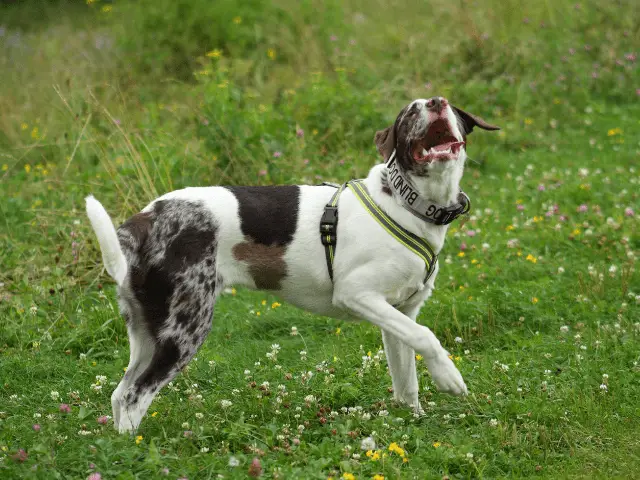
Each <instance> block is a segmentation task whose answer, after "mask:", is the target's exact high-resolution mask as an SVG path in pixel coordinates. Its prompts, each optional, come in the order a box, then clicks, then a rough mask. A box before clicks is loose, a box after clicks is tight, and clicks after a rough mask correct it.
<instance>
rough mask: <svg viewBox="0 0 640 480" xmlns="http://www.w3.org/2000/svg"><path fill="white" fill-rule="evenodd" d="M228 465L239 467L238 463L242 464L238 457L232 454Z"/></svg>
mask: <svg viewBox="0 0 640 480" xmlns="http://www.w3.org/2000/svg"><path fill="white" fill-rule="evenodd" d="M228 465H229V466H230V467H237V466H238V465H240V460H238V459H237V458H236V457H234V456H231V457H229V463H228Z"/></svg>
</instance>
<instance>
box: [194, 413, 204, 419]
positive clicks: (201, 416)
mask: <svg viewBox="0 0 640 480" xmlns="http://www.w3.org/2000/svg"><path fill="white" fill-rule="evenodd" d="M196 418H197V419H198V420H202V419H203V418H204V414H203V413H201V412H196Z"/></svg>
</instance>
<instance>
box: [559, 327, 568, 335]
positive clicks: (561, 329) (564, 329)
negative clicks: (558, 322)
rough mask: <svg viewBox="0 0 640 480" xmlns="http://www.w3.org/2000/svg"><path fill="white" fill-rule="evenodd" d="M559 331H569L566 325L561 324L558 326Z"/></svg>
mask: <svg viewBox="0 0 640 480" xmlns="http://www.w3.org/2000/svg"><path fill="white" fill-rule="evenodd" d="M560 331H561V332H562V333H567V332H568V331H569V327H568V326H567V325H563V326H561V327H560Z"/></svg>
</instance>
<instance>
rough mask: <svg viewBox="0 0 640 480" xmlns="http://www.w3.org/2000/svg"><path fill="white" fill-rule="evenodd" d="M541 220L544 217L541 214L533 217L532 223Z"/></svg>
mask: <svg viewBox="0 0 640 480" xmlns="http://www.w3.org/2000/svg"><path fill="white" fill-rule="evenodd" d="M542 220H544V217H543V216H542V215H539V216H535V217H533V221H534V223H538V222H541V221H542Z"/></svg>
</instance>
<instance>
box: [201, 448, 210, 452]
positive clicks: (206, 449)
mask: <svg viewBox="0 0 640 480" xmlns="http://www.w3.org/2000/svg"><path fill="white" fill-rule="evenodd" d="M208 451H209V447H202V448H201V449H200V453H207V452H208Z"/></svg>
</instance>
